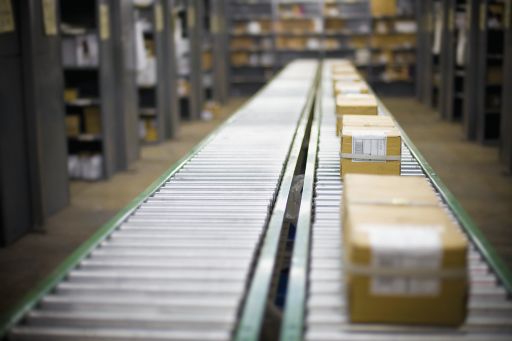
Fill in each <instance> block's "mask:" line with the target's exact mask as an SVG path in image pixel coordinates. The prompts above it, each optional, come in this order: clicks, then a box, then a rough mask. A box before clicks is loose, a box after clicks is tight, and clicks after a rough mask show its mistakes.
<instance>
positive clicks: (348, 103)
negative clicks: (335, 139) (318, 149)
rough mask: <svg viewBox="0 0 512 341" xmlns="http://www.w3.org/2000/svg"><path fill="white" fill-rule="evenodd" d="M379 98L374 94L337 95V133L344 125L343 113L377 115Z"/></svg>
mask: <svg viewBox="0 0 512 341" xmlns="http://www.w3.org/2000/svg"><path fill="white" fill-rule="evenodd" d="M377 113H378V110H377V99H376V98H375V96H374V95H372V94H344V95H338V96H336V135H339V132H340V129H341V127H342V122H343V115H377Z"/></svg>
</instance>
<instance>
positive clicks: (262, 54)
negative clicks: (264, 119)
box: [226, 0, 278, 95]
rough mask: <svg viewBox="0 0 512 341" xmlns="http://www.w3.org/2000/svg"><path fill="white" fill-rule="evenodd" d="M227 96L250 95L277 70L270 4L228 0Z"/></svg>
mask: <svg viewBox="0 0 512 341" xmlns="http://www.w3.org/2000/svg"><path fill="white" fill-rule="evenodd" d="M227 12H228V13H232V15H230V16H228V17H226V19H227V20H229V21H228V22H227V23H226V27H227V32H228V35H229V54H228V55H229V61H230V62H229V77H228V79H229V92H230V93H232V94H234V95H242V94H246V93H252V92H254V91H256V90H257V89H258V88H260V87H261V86H262V85H263V84H265V83H266V82H267V81H268V80H269V79H270V78H271V77H272V75H273V74H274V72H275V71H277V70H278V67H277V65H276V55H275V51H274V49H275V47H274V46H275V39H274V30H273V27H272V25H273V24H272V23H273V13H274V6H273V2H272V0H266V1H240V0H228V4H227Z"/></svg>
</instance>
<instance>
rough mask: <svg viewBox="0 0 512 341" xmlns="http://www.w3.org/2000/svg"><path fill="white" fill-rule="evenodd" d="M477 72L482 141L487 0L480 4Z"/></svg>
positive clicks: (480, 137) (480, 138)
mask: <svg viewBox="0 0 512 341" xmlns="http://www.w3.org/2000/svg"><path fill="white" fill-rule="evenodd" d="M477 30H478V31H477V32H478V33H477V35H478V41H477V61H476V62H477V63H476V65H478V68H477V74H476V84H475V85H476V88H475V90H474V95H475V97H476V139H477V141H479V142H480V143H483V142H484V140H485V128H486V127H485V125H486V120H485V96H486V86H485V84H486V83H487V80H486V74H487V0H480V1H479V6H478V21H477Z"/></svg>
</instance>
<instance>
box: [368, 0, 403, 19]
mask: <svg viewBox="0 0 512 341" xmlns="http://www.w3.org/2000/svg"><path fill="white" fill-rule="evenodd" d="M396 7H397V6H396V0H372V1H371V12H372V16H374V17H382V16H395V15H396Z"/></svg>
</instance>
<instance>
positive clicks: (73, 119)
mask: <svg viewBox="0 0 512 341" xmlns="http://www.w3.org/2000/svg"><path fill="white" fill-rule="evenodd" d="M66 135H67V136H68V137H77V136H78V135H80V116H78V114H76V115H74V114H68V115H66Z"/></svg>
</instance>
